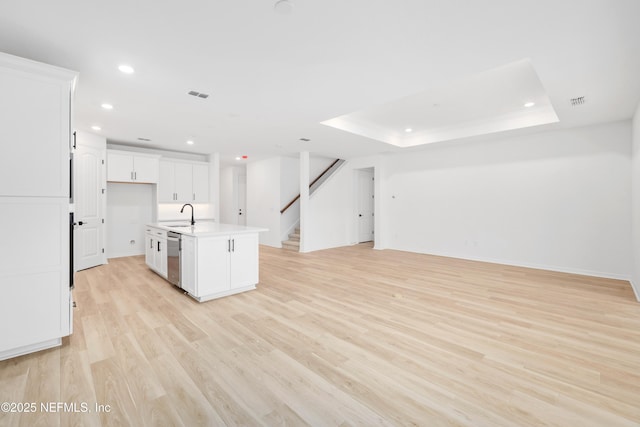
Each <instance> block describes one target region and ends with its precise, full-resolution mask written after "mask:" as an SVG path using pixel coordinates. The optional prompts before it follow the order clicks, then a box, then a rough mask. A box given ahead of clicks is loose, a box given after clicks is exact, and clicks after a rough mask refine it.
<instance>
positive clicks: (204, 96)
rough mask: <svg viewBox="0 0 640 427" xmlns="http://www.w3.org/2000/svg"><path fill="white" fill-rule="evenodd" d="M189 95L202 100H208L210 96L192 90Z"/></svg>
mask: <svg viewBox="0 0 640 427" xmlns="http://www.w3.org/2000/svg"><path fill="white" fill-rule="evenodd" d="M187 95H191V96H195V97H197V98H202V99H206V98H208V97H209V94H207V93H202V92H197V91H195V90H190V91H189V92H187Z"/></svg>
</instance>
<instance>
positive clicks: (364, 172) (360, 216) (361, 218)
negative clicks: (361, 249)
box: [354, 167, 375, 243]
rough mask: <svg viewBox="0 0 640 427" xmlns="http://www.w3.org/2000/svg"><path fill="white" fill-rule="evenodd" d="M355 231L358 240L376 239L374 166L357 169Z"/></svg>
mask: <svg viewBox="0 0 640 427" xmlns="http://www.w3.org/2000/svg"><path fill="white" fill-rule="evenodd" d="M354 172H355V188H356V194H355V200H356V215H355V221H356V225H355V232H356V242H357V243H365V242H374V241H375V173H374V172H375V170H374V168H373V167H370V168H365V169H356V170H355V171H354Z"/></svg>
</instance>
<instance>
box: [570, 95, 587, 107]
mask: <svg viewBox="0 0 640 427" xmlns="http://www.w3.org/2000/svg"><path fill="white" fill-rule="evenodd" d="M569 102H571V106H572V107H577V106H578V105H582V104H584V103H585V102H587V101H585V99H584V96H579V97H577V98H571V99H570V100H569Z"/></svg>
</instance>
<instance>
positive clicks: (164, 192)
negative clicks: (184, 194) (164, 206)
mask: <svg viewBox="0 0 640 427" xmlns="http://www.w3.org/2000/svg"><path fill="white" fill-rule="evenodd" d="M174 176H175V168H174V163H173V162H169V161H166V160H160V178H159V180H158V201H159V202H160V203H173V202H175V201H176V196H175V194H176V188H175V178H174Z"/></svg>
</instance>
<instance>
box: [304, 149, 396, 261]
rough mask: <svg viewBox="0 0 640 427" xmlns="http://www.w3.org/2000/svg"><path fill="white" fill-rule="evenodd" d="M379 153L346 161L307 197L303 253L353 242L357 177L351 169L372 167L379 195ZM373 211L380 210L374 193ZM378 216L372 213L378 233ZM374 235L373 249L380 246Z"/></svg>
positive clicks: (355, 219)
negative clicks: (374, 244)
mask: <svg viewBox="0 0 640 427" xmlns="http://www.w3.org/2000/svg"><path fill="white" fill-rule="evenodd" d="M381 160H382V158H381V157H379V156H372V157H363V158H359V159H353V160H349V161H348V162H346V163H345V164H344V165H343V166H342V168H341V169H340V170H338V171H337V172H336V173H334V174H333V175H332V176H331V177H330V178H329V179H328V180H327V181H326V182H325V183H324V184H323V186H322V187H320V188H319V189H318V190H317V191H316V192H315V193H313V194H312V195H311V196H310V197H309V213H308V216H307V223H306V224H305V227H304V230H302V232H303V233H304V234H305V250H306V251H307V252H311V251H316V250H321V249H328V248H334V247H339V246H346V245H351V244H355V243H356V242H357V227H356V225H357V212H356V211H357V197H355V194H356V190H357V180H356V174H355V170H357V169H364V168H370V167H373V168H374V170H375V179H376V184H375V187H376V188H375V193H376V195H378V194H382V191H381V188H380V187H381V184H382V180H381V179H380V176H381V173H382V167H383V162H382V161H381ZM375 204H376V207H375V210H376V212H379V211H381V206H380V201H379V199H378V196H376V203H375ZM379 221H380V218H379V217H378V216H377V214H376V233H379V232H380V229H381V227H380V222H379ZM380 247H381V246H380V243H379V241H378V236H377V234H376V248H380Z"/></svg>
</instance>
